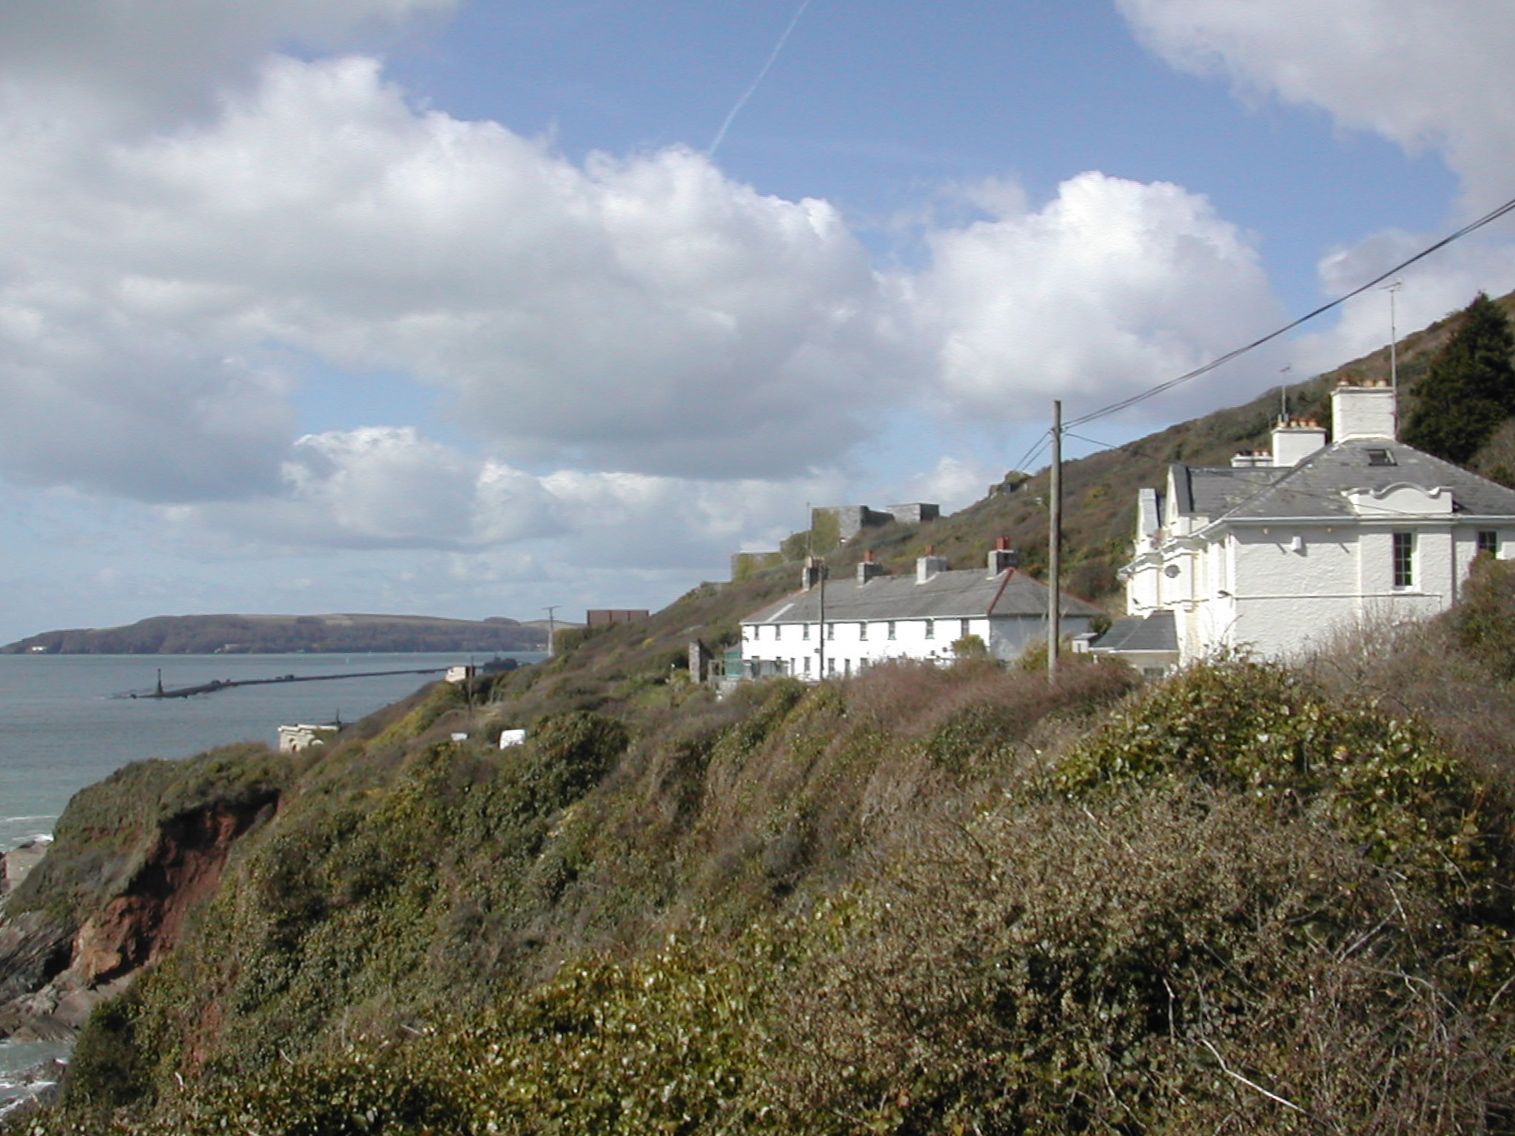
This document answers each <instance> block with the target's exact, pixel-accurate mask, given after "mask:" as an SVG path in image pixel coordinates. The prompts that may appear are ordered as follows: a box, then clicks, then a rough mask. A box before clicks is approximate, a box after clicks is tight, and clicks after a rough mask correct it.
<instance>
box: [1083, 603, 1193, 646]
mask: <svg viewBox="0 0 1515 1136" xmlns="http://www.w3.org/2000/svg"><path fill="white" fill-rule="evenodd" d="M1089 650H1091V651H1176V650H1178V631H1177V629H1176V628H1175V627H1174V626H1173V613H1172V612H1171V611H1154V612H1152V613H1151V614H1149V615H1145V616H1140V615H1124V616H1121V618H1119V619H1117V620H1115V621H1114V622H1113V623H1111V624H1110V629H1109V630H1108V631H1106V632H1105V633H1104V634H1103V635H1101V636H1100V637H1099V638H1098V639H1096V640H1094V642H1092V643H1090V644H1089Z"/></svg>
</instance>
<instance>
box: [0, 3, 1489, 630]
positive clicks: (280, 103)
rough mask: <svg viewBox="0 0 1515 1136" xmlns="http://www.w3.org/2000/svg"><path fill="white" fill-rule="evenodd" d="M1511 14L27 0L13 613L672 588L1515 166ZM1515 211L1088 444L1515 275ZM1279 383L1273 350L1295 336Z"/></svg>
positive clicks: (970, 456)
mask: <svg viewBox="0 0 1515 1136" xmlns="http://www.w3.org/2000/svg"><path fill="white" fill-rule="evenodd" d="M1511 58H1515V5H1511V4H1509V3H1508V2H1507V0H1443V2H1442V3H1439V4H1436V5H1427V4H1425V3H1423V2H1422V0H1331V2H1330V3H1326V4H1321V3H1319V2H1318V0H1310V2H1306V0H1107V2H1095V0H1063V2H1060V3H1057V4H1050V3H1046V4H1043V3H1025V2H1022V3H1004V2H1001V3H992V2H989V0H937V2H935V3H921V2H919V0H914V2H907V0H869V2H866V3H865V2H864V0H802V2H796V0H744V2H741V3H720V4H713V3H710V2H709V0H665V2H660V3H650V2H647V0H560V2H558V3H553V4H539V3H533V4H525V3H516V2H512V0H260V2H259V3H257V4H225V3H222V2H220V0H8V2H7V3H5V4H4V5H0V218H3V220H0V230H3V233H4V239H3V240H0V398H3V401H0V643H4V642H9V641H11V640H14V639H18V638H21V637H23V636H26V635H30V634H34V633H37V632H40V631H43V630H48V629H52V628H60V627H106V626H115V625H120V624H124V623H129V622H132V621H134V620H137V619H141V618H145V617H148V616H152V615H159V614H194V613H216V612H275V613H295V614H300V613H320V612H333V611H349V612H393V613H413V614H430V615H441V616H453V617H459V618H473V619H478V618H485V617H488V616H510V617H513V618H517V619H538V618H543V617H544V616H545V614H546V609H547V608H548V607H553V608H555V609H556V614H557V618H559V619H564V618H566V619H582V618H583V610H584V609H586V608H591V607H617V608H620V607H649V608H658V607H661V606H663V605H664V604H666V603H669V602H671V601H672V600H673V599H675V598H677V597H678V596H679V595H680V594H682V593H683V592H685V591H686V590H688V589H689V588H691V587H693V586H694V585H696V584H698V583H699V582H700V581H702V580H720V579H725V578H726V577H727V575H728V572H729V558H730V555H731V553H733V552H736V551H739V550H756V549H763V548H771V547H775V546H776V545H777V543H778V541H779V540H780V539H782V538H783V537H784V536H785V535H787V534H788V533H790V532H793V531H796V530H799V529H802V528H804V527H805V525H806V523H807V511H806V509H807V505H808V504H841V503H856V504H869V505H872V506H874V507H875V508H882V507H886V506H887V505H889V504H891V503H895V502H908V501H931V502H936V503H939V504H940V505H941V506H942V507H943V509H944V510H949V511H950V510H955V509H958V508H961V507H963V506H965V505H967V504H969V503H971V502H972V501H974V500H976V499H978V498H979V497H981V496H982V495H983V494H984V492H985V490H986V489H987V487H988V486H989V485H990V484H991V483H993V482H997V481H999V480H1000V479H1001V478H1002V477H1003V476H1004V475H1005V473H1006V472H1008V471H1009V470H1011V469H1015V468H1022V467H1026V468H1036V467H1037V466H1039V465H1040V464H1044V463H1045V460H1046V458H1045V451H1044V450H1042V451H1040V452H1039V451H1038V442H1039V441H1041V440H1044V439H1045V436H1046V432H1047V429H1048V423H1049V421H1050V416H1051V408H1052V403H1053V400H1061V401H1062V403H1063V408H1064V410H1063V412H1064V416H1065V417H1066V418H1072V417H1076V416H1080V415H1083V414H1086V413H1089V412H1091V411H1094V410H1097V409H1099V408H1101V407H1104V406H1106V405H1108V404H1110V403H1112V402H1115V401H1117V400H1119V399H1122V398H1124V397H1126V396H1128V395H1131V394H1134V393H1137V392H1140V391H1143V390H1145V389H1147V388H1149V387H1152V386H1154V385H1156V384H1158V383H1162V382H1165V381H1166V380H1168V379H1171V378H1174V377H1175V376H1177V375H1180V374H1182V373H1184V372H1186V371H1188V370H1190V369H1191V368H1194V367H1196V366H1198V365H1200V364H1203V363H1205V362H1207V361H1209V360H1211V359H1213V358H1215V357H1217V356H1219V355H1221V354H1223V353H1225V352H1227V351H1229V350H1231V349H1232V348H1235V347H1238V346H1240V345H1242V344H1244V343H1247V342H1250V341H1252V340H1253V339H1256V338H1258V337H1259V336H1261V335H1265V334H1267V333H1268V332H1271V331H1273V330H1274V329H1276V328H1278V327H1281V326H1282V325H1284V324H1285V323H1287V322H1289V320H1291V319H1293V318H1294V317H1296V316H1299V315H1302V314H1304V313H1305V312H1307V311H1310V310H1311V309H1313V308H1315V307H1316V306H1318V305H1319V304H1321V303H1324V302H1325V301H1327V300H1329V299H1332V298H1335V297H1337V296H1339V295H1342V294H1343V293H1345V292H1348V291H1350V290H1352V289H1353V288H1356V287H1358V286H1360V285H1361V284H1362V283H1364V282H1365V281H1368V280H1371V279H1372V278H1373V277H1375V276H1377V275H1378V274H1379V273H1382V272H1384V271H1386V270H1388V269H1389V268H1392V267H1393V266H1394V265H1395V264H1397V263H1398V262H1400V261H1401V260H1403V259H1405V258H1406V257H1408V256H1409V255H1411V254H1413V253H1414V252H1417V251H1419V250H1420V249H1421V248H1423V247H1425V246H1426V245H1429V244H1430V243H1431V242H1433V241H1434V240H1436V239H1438V238H1440V237H1441V236H1443V235H1445V234H1446V233H1448V232H1451V231H1452V230H1454V229H1456V228H1458V227H1460V226H1462V225H1464V224H1466V223H1467V222H1468V221H1470V220H1472V219H1474V218H1477V217H1479V216H1481V215H1482V214H1484V213H1485V212H1487V211H1488V210H1490V209H1492V208H1494V207H1495V206H1498V205H1500V204H1503V203H1504V202H1505V201H1506V200H1507V199H1509V198H1511V197H1512V196H1515V169H1512V162H1511V160H1510V156H1511V155H1512V154H1515V117H1512V116H1511V115H1509V113H1508V110H1507V108H1508V106H1509V104H1510V102H1511V98H1512V96H1515V71H1512V69H1511V68H1510V66H1509V60H1510V59H1511ZM1512 254H1515V217H1508V218H1505V219H1502V220H1501V221H1498V222H1495V223H1493V224H1491V225H1489V226H1487V227H1485V228H1483V229H1480V230H1479V231H1478V232H1477V233H1475V234H1473V235H1471V236H1469V237H1466V238H1464V239H1463V240H1460V241H1458V242H1457V243H1456V244H1454V245H1452V246H1449V247H1448V248H1446V249H1444V250H1442V251H1440V252H1438V253H1436V254H1434V255H1433V256H1430V257H1427V258H1426V259H1424V260H1422V261H1420V262H1419V263H1417V264H1416V265H1414V266H1412V267H1411V268H1408V269H1406V270H1405V271H1404V272H1402V273H1401V274H1400V275H1399V279H1400V280H1401V282H1402V287H1401V288H1399V289H1398V290H1397V291H1396V292H1394V293H1393V294H1392V308H1391V296H1390V294H1389V293H1387V292H1384V291H1383V290H1381V289H1378V288H1374V289H1370V290H1369V291H1367V292H1365V293H1363V295H1361V296H1359V297H1358V298H1356V299H1355V300H1352V301H1350V302H1349V303H1347V304H1345V305H1343V306H1342V307H1340V308H1338V309H1336V310H1334V311H1333V312H1332V313H1331V314H1330V315H1329V316H1327V317H1323V318H1321V319H1319V320H1315V321H1312V322H1311V323H1309V324H1307V325H1305V326H1304V327H1303V328H1301V329H1300V330H1299V331H1297V332H1295V333H1293V334H1292V335H1291V336H1289V337H1285V338H1281V339H1279V340H1275V341H1273V342H1272V343H1270V344H1269V345H1268V346H1267V347H1265V348H1263V349H1260V350H1258V351H1255V352H1252V353H1250V354H1248V355H1245V356H1243V357H1242V358H1240V359H1237V360H1235V361H1233V362H1231V363H1229V364H1227V365H1226V366H1224V367H1221V368H1219V369H1217V370H1215V371H1213V372H1211V373H1210V374H1208V375H1206V376H1205V377H1204V378H1202V379H1199V380H1195V381H1193V382H1189V383H1185V384H1183V385H1181V386H1180V387H1178V388H1176V389H1175V390H1174V391H1172V392H1170V393H1169V394H1167V395H1165V396H1163V397H1162V398H1156V399H1152V400H1149V401H1146V402H1143V403H1142V404H1140V406H1139V407H1137V408H1135V409H1134V410H1132V411H1129V412H1126V413H1124V414H1119V415H1112V416H1107V417H1104V418H1102V419H1099V420H1097V421H1094V422H1090V423H1088V424H1087V425H1085V426H1083V427H1081V428H1080V430H1079V436H1078V437H1072V438H1069V439H1068V444H1067V452H1069V453H1070V454H1074V455H1076V454H1078V453H1079V452H1088V451H1089V450H1090V449H1092V448H1094V447H1096V446H1098V445H1104V444H1111V443H1118V442H1122V441H1127V440H1130V439H1132V438H1134V437H1138V436H1140V435H1141V434H1143V433H1146V432H1148V431H1150V430H1153V429H1157V428H1160V427H1162V426H1164V425H1167V424H1169V423H1171V422H1174V421H1178V420H1181V419H1184V418H1188V417H1191V416H1193V415H1196V414H1199V413H1203V412H1207V411H1209V410H1213V409H1215V408H1218V407H1220V406H1226V405H1234V404H1236V403H1239V402H1243V401H1246V400H1249V399H1251V398H1253V397H1255V396H1256V395H1257V394H1259V393H1261V392H1263V391H1265V390H1267V389H1269V388H1270V387H1272V386H1275V385H1276V384H1277V383H1279V382H1280V381H1281V376H1282V377H1287V378H1289V379H1296V380H1297V379H1302V378H1307V377H1309V376H1310V375H1312V374H1316V373H1319V372H1320V371H1323V370H1327V369H1329V368H1331V367H1333V366H1335V365H1337V364H1339V363H1341V362H1345V361H1347V360H1349V359H1352V358H1355V357H1357V356H1359V355H1361V354H1363V353H1365V352H1367V351H1371V350H1374V349H1377V348H1378V347H1381V346H1383V345H1384V344H1385V343H1386V342H1387V341H1388V340H1389V338H1390V329H1391V317H1392V322H1393V326H1394V327H1396V328H1397V329H1398V330H1399V331H1401V332H1403V331H1405V330H1406V329H1413V328H1418V327H1420V326H1423V325H1424V324H1426V323H1428V322H1430V321H1431V320H1434V319H1437V318H1440V317H1441V316H1443V315H1445V314H1447V313H1448V312H1450V311H1453V310H1455V309H1458V308H1461V307H1463V306H1465V305H1466V304H1467V303H1468V301H1469V300H1471V299H1472V297H1473V296H1474V294H1475V293H1476V292H1477V291H1478V290H1480V289H1483V290H1485V291H1487V292H1489V293H1490V294H1491V295H1498V294H1500V293H1503V292H1506V291H1508V290H1510V289H1511V288H1515V255H1512ZM1285 368H1288V370H1287V371H1286V370H1285Z"/></svg>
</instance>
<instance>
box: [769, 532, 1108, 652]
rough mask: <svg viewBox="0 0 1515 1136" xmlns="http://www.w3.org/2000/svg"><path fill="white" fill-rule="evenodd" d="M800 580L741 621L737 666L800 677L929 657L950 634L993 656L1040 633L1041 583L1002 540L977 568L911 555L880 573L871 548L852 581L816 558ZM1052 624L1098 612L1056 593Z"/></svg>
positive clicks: (1088, 620)
mask: <svg viewBox="0 0 1515 1136" xmlns="http://www.w3.org/2000/svg"><path fill="white" fill-rule="evenodd" d="M802 584H803V586H802V588H801V590H800V591H798V592H796V593H794V594H793V595H790V596H787V597H785V598H784V599H782V600H779V601H778V602H777V603H774V604H770V605H768V606H767V607H765V608H763V609H761V610H759V611H756V612H754V613H753V614H752V615H749V616H748V617H747V618H746V619H744V620H742V673H743V675H745V676H746V677H748V678H756V677H761V676H764V675H776V674H785V675H794V676H796V677H798V678H802V679H812V680H815V679H819V678H821V677H825V676H842V677H846V676H848V675H854V674H860V673H862V672H863V671H864V670H866V669H867V668H868V667H869V666H871V665H872V664H874V663H878V662H883V661H885V660H888V659H922V660H930V661H933V662H938V663H948V662H951V661H952V659H953V658H954V657H955V652H954V650H953V646H952V645H953V643H954V642H956V641H957V640H959V639H962V638H964V637H965V636H968V635H976V636H978V638H979V639H980V640H981V641H982V642H983V644H984V645H985V647H987V648H988V650H989V653H990V654H992V655H993V656H994V657H995V658H998V659H1010V658H1014V657H1015V656H1016V655H1018V654H1020V652H1021V651H1022V650H1023V649H1024V648H1025V647H1026V646H1028V645H1029V644H1031V643H1033V642H1045V641H1046V637H1047V610H1048V600H1047V589H1046V588H1045V587H1044V586H1043V585H1042V584H1040V583H1038V582H1037V581H1036V580H1033V579H1032V578H1031V577H1030V576H1027V575H1025V574H1024V573H1022V572H1019V571H1017V570H1016V568H1015V554H1014V553H1013V552H1011V551H1010V550H1009V548H1008V546H1007V544H1006V542H1005V541H1004V540H1001V541H1000V542H999V545H998V547H996V548H995V549H993V550H991V551H990V553H989V558H988V564H987V565H986V567H985V568H971V569H959V570H951V569H949V568H948V567H947V561H946V558H945V557H941V556H935V555H927V556H922V557H921V558H920V559H918V560H917V561H916V567H915V574H914V575H913V576H901V577H895V576H889V575H886V574H885V573H884V571H883V566H882V565H879V564H875V563H874V562H873V560H872V558H871V556H870V558H869V559H866V560H864V561H863V563H861V564H859V565H858V567H857V577H856V579H855V580H832V581H824V582H823V581H822V579H821V572H820V569H819V567H818V562H817V563H812V565H810V566H808V567H807V568H806V570H805V574H804V578H803V580H802ZM1060 607H1061V612H1062V616H1061V625H1062V628H1063V629H1064V630H1065V631H1066V632H1067V633H1068V634H1070V635H1074V634H1080V633H1085V632H1087V631H1088V630H1089V628H1090V626H1091V624H1092V623H1093V621H1094V620H1095V619H1096V618H1098V617H1099V616H1101V615H1102V614H1103V613H1102V612H1101V611H1100V609H1099V608H1097V607H1095V606H1094V605H1092V604H1089V603H1085V602H1084V601H1083V600H1080V599H1075V598H1074V597H1072V596H1067V595H1064V596H1063V597H1062V603H1061V605H1060Z"/></svg>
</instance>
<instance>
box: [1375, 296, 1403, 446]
mask: <svg viewBox="0 0 1515 1136" xmlns="http://www.w3.org/2000/svg"><path fill="white" fill-rule="evenodd" d="M1404 286H1405V282H1404V281H1403V280H1396V281H1394V283H1392V284H1385V285H1384V286H1383V287H1382V288H1381V289H1379V291H1381V292H1387V293H1388V294H1389V389H1390V390H1392V391H1393V392H1394V439H1395V441H1398V440H1399V327H1398V324H1397V320H1396V318H1395V311H1394V296H1395V294H1396V293H1397V292H1398V291H1399V290H1400V289H1401V288H1403V287H1404Z"/></svg>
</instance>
